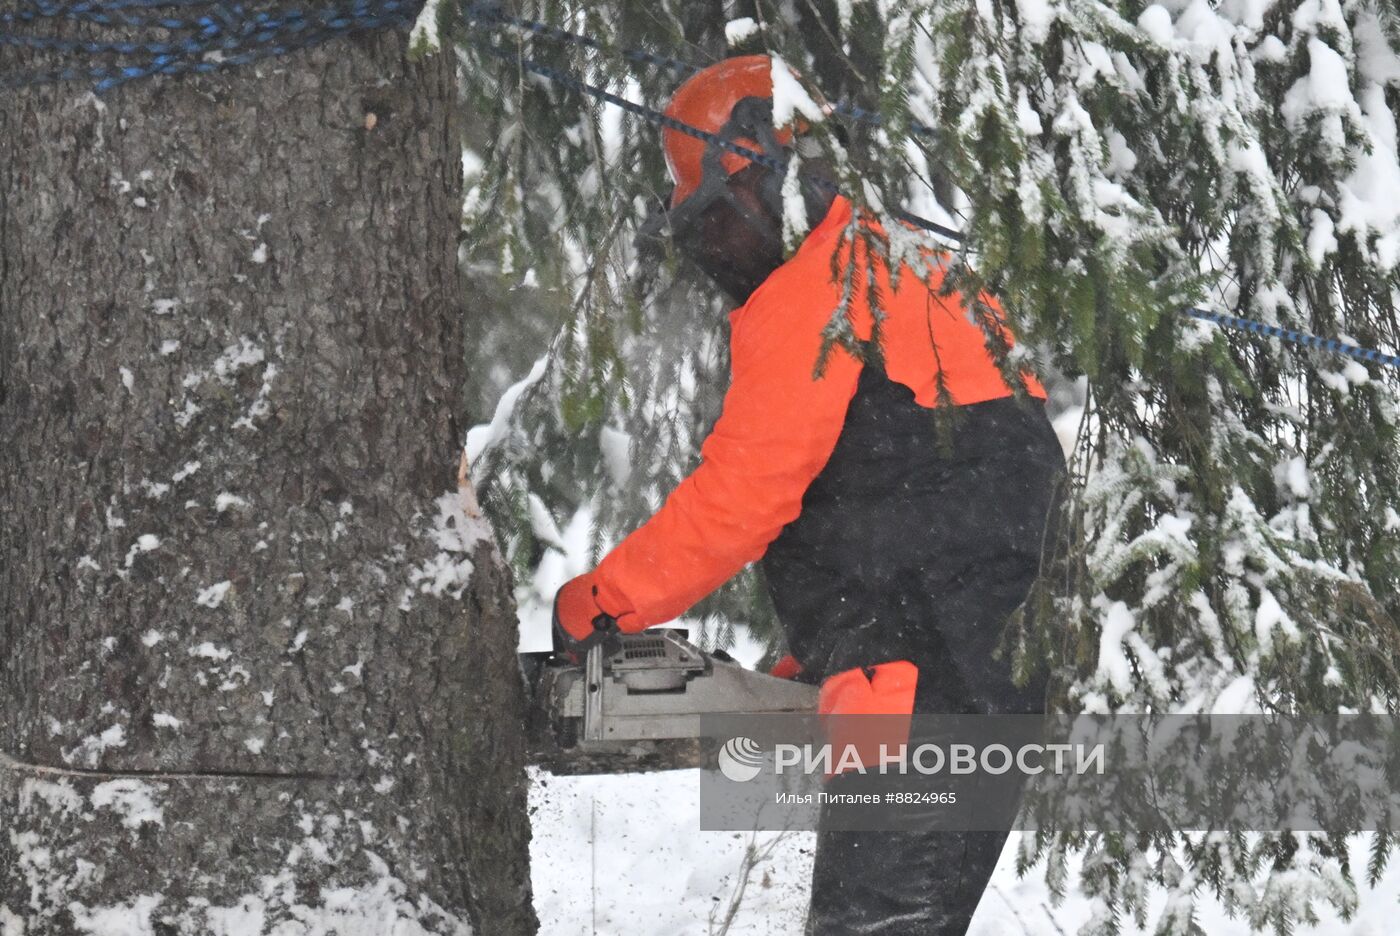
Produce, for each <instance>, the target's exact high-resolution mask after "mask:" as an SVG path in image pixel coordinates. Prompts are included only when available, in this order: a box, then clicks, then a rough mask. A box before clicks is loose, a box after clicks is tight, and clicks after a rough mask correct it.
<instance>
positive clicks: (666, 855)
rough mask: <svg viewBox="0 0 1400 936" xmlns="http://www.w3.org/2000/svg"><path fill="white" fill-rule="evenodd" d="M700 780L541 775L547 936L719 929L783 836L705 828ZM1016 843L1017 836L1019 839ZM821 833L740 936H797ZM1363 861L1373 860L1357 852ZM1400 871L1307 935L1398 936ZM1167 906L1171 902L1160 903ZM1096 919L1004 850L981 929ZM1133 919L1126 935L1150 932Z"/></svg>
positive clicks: (753, 894)
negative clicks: (753, 859) (740, 885)
mask: <svg viewBox="0 0 1400 936" xmlns="http://www.w3.org/2000/svg"><path fill="white" fill-rule="evenodd" d="M699 797H700V780H699V772H698V771H694V770H681V771H670V772H665V773H655V774H644V775H636V776H622V777H553V776H550V775H548V774H543V775H542V774H536V775H535V776H534V783H533V785H532V789H531V795H530V806H531V816H532V820H533V822H534V842H533V844H532V846H531V859H532V861H533V863H534V884H535V907H536V909H537V910H538V911H539V915H540V922H541V929H540V932H541V934H542V936H710V934H718V933H721V932H724V931H723V930H722V929H721V928H720V925H719V922H718V921H719V920H721V919H723V917H724V916H725V914H726V912H727V911H728V908H729V906H730V903H731V900H732V897H733V894H734V890H735V885H736V883H737V881H738V879H739V877H740V871H741V869H742V868H743V866H744V853H745V849H746V848H747V847H748V846H749V845H750V844H751V843H755V844H757V846H758V847H759V848H762V847H763V846H765V845H767V844H769V843H771V842H772V840H773V838H774V835H775V834H772V833H768V834H761V835H759V836H756V837H755V836H750V835H746V834H743V833H735V832H701V831H699V825H700V800H699ZM1013 844H1014V840H1013ZM812 845H813V834H812V833H810V832H805V833H789V834H788V835H787V836H786V837H785V838H783V839H782V840H781V841H780V842H778V844H777V845H776V847H775V848H774V850H773V852H772V854H771V855H770V856H769V857H768V858H767V859H766V860H764V861H762V862H760V863H758V864H757V865H756V866H754V868H753V870H752V871H751V873H750V874H749V878H748V887H747V889H746V890H745V893H744V896H743V899H742V901H741V902H740V904H739V910H738V912H737V914H736V915H735V917H734V920H733V923H732V925H731V926H730V928H729V930H728V933H729V934H731V936H797V934H800V933H801V932H802V920H803V916H804V913H805V911H806V905H807V879H808V876H809V874H810V871H811V866H812ZM1352 861H1353V867H1355V868H1358V869H1360V868H1364V867H1365V854H1364V850H1362V849H1359V848H1358V849H1356V850H1354V854H1353V858H1352ZM1397 897H1400V868H1396V867H1392V869H1391V870H1390V871H1389V872H1388V873H1387V874H1386V876H1385V878H1384V880H1383V881H1382V882H1381V884H1380V886H1379V887H1378V888H1377V889H1376V890H1374V891H1364V892H1363V893H1362V896H1361V902H1360V903H1361V906H1360V911H1359V912H1358V914H1357V917H1356V918H1355V919H1353V920H1351V921H1350V922H1345V923H1344V922H1342V921H1341V920H1340V919H1338V918H1337V917H1336V916H1335V914H1331V913H1326V912H1322V913H1320V914H1319V916H1321V917H1322V919H1323V922H1322V923H1321V924H1320V925H1319V926H1316V927H1299V928H1298V930H1297V932H1298V934H1299V936H1386V934H1393V933H1395V932H1396V931H1397V929H1398V928H1400V927H1397V924H1396V916H1397V906H1396V901H1397ZM1154 909H1160V908H1154ZM1088 918H1089V906H1088V904H1087V902H1085V901H1084V900H1082V899H1076V898H1075V897H1073V896H1071V897H1070V898H1068V899H1067V900H1066V901H1065V902H1064V903H1063V904H1062V905H1061V906H1059V907H1052V906H1051V901H1050V895H1049V893H1048V891H1047V890H1046V888H1045V884H1044V881H1043V877H1042V876H1041V875H1040V874H1039V873H1038V872H1036V871H1033V872H1032V873H1031V874H1030V875H1029V876H1027V877H1026V878H1025V879H1022V880H1017V878H1016V873H1015V870H1014V863H1013V851H1012V847H1010V846H1009V847H1008V848H1007V850H1006V852H1004V853H1003V855H1002V861H1001V865H1000V866H999V867H998V868H997V872H996V875H995V876H994V877H993V879H992V884H991V886H990V887H989V888H988V889H987V893H986V894H985V895H984V896H983V898H982V903H981V905H980V906H979V907H978V910H977V917H976V919H975V920H974V921H973V925H972V929H971V931H970V933H969V936H1068V934H1073V933H1074V932H1076V930H1077V929H1078V928H1079V926H1080V925H1082V924H1083V923H1085V922H1086V921H1087V920H1088ZM1151 920H1152V917H1149V928H1148V929H1145V930H1143V929H1139V928H1137V927H1135V926H1133V925H1132V923H1131V921H1126V922H1125V925H1124V926H1123V930H1122V932H1123V934H1124V936H1146V934H1149V933H1151V932H1152V930H1151ZM1199 922H1200V924H1201V927H1202V929H1203V930H1204V931H1205V932H1206V933H1208V934H1209V936H1246V934H1248V933H1249V932H1250V930H1249V927H1248V926H1247V925H1245V924H1244V923H1243V922H1241V921H1239V920H1231V919H1229V917H1227V916H1226V915H1225V912H1224V910H1223V909H1222V908H1220V907H1219V905H1217V904H1215V903H1213V902H1207V903H1206V904H1205V906H1203V907H1202V912H1201V914H1200V916H1199Z"/></svg>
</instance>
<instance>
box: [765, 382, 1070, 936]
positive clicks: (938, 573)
mask: <svg viewBox="0 0 1400 936" xmlns="http://www.w3.org/2000/svg"><path fill="white" fill-rule="evenodd" d="M1063 481H1064V461H1063V455H1062V454H1061V451H1060V447H1059V442H1058V440H1057V439H1056V437H1055V434H1054V431H1053V429H1052V428H1051V426H1050V423H1049V420H1048V419H1047V418H1046V415H1045V411H1044V406H1043V405H1042V404H1040V403H1039V402H1038V401H1020V402H1018V401H1015V400H1012V399H1004V400H996V401H991V402H988V403H979V404H973V405H971V406H966V407H960V408H959V413H958V414H957V418H956V419H954V421H953V422H952V424H951V425H948V424H944V425H942V426H940V425H939V424H938V422H937V420H936V419H935V418H934V416H933V414H932V413H931V412H930V411H929V410H927V409H925V408H923V407H920V406H918V405H917V404H916V403H914V401H913V395H912V394H911V393H910V392H909V391H908V390H907V389H905V388H903V387H901V386H899V385H897V384H894V383H892V382H890V381H888V380H886V379H885V378H884V375H883V374H882V373H870V369H869V368H867V373H866V374H863V375H862V380H861V385H860V387H859V389H858V391H857V394H856V398H855V399H854V400H853V401H852V406H851V410H850V413H849V414H848V416H847V421H846V426H845V428H844V429H843V432H842V436H841V439H840V441H839V442H838V444H837V448H836V451H835V452H833V455H832V458H831V460H830V461H829V462H828V464H827V467H826V469H825V470H824V471H823V472H822V474H821V476H819V477H818V479H817V480H816V481H815V482H814V483H813V484H812V486H811V488H809V490H808V493H807V497H806V498H804V501H803V512H802V516H801V517H799V518H798V520H796V521H794V523H793V524H792V525H791V526H789V527H788V529H787V530H785V531H784V534H783V536H782V537H780V538H779V539H778V540H777V541H776V542H775V543H774V544H773V546H772V547H770V549H769V552H768V554H767V556H766V557H765V560H764V570H765V574H766V576H767V578H768V583H769V590H770V593H771V594H772V596H773V599H774V604H775V606H776V608H777V610H778V615H779V618H780V619H781V620H782V622H783V624H784V627H785V629H786V630H787V632H788V637H789V644H790V646H791V648H792V650H793V653H794V655H795V656H796V657H797V659H798V660H799V662H801V663H802V664H803V666H804V668H805V669H806V671H807V672H808V673H809V674H812V675H816V676H818V677H822V678H824V677H826V676H830V675H833V674H835V673H837V672H840V671H842V670H845V669H849V668H852V667H856V666H871V665H874V664H877V663H883V662H888V661H891V660H901V659H902V660H909V661H911V662H912V663H914V664H915V665H916V666H917V667H918V668H919V680H918V689H917V692H916V696H915V702H914V711H915V713H916V714H924V713H927V714H969V715H975V714H1034V713H1038V712H1041V711H1043V710H1044V697H1045V685H1044V676H1043V675H1042V676H1041V678H1040V679H1038V680H1035V681H1033V682H1032V683H1031V684H1028V685H1024V686H1017V685H1015V683H1014V681H1013V680H1012V677H1011V669H1010V663H1009V661H1008V660H1006V659H997V658H996V653H995V651H996V648H997V646H998V644H999V642H1000V641H1001V638H1002V636H1003V633H1004V630H1005V625H1006V622H1007V619H1008V617H1009V616H1010V615H1011V613H1012V612H1013V611H1015V610H1016V609H1017V608H1018V607H1019V606H1020V605H1021V604H1022V603H1023V602H1024V601H1025V598H1026V596H1027V594H1028V593H1029V591H1030V589H1031V586H1032V584H1033V583H1034V581H1035V578H1036V576H1037V574H1038V573H1039V569H1040V560H1041V554H1042V547H1043V545H1044V544H1045V542H1046V541H1047V537H1048V535H1049V533H1048V527H1049V525H1050V524H1051V522H1052V521H1053V518H1054V517H1055V516H1056V515H1057V511H1058V505H1059V502H1060V498H1061V497H1062V496H1063ZM832 783H833V784H834V785H839V784H840V783H841V778H839V777H838V778H836V779H835V780H833V781H832ZM1006 839H1007V835H1006V833H1003V832H972V833H960V832H849V831H836V830H819V832H818V837H817V853H816V864H815V867H814V869H813V875H812V897H811V907H810V912H809V918H808V927H807V933H808V934H809V936H845V934H871V936H964V934H965V933H966V932H967V928H968V925H969V923H970V921H971V919H972V915H973V913H974V911H975V910H976V908H977V903H978V901H979V900H980V899H981V897H982V893H983V891H984V890H985V888H986V885H987V881H988V879H989V878H990V877H991V874H992V871H993V869H994V868H995V867H996V862H997V858H998V857H999V856H1000V854H1001V851H1002V848H1003V846H1004V844H1005V842H1006Z"/></svg>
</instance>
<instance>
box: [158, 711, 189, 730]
mask: <svg viewBox="0 0 1400 936" xmlns="http://www.w3.org/2000/svg"><path fill="white" fill-rule="evenodd" d="M151 724H153V725H155V726H156V727H157V728H170V729H172V730H175V731H179V730H180V726H181V725H183V724H184V722H182V721H181V720H180V719H178V718H176V717H175V716H174V715H170V714H167V713H166V712H156V713H155V714H154V715H152V716H151Z"/></svg>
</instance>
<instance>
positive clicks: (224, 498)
mask: <svg viewBox="0 0 1400 936" xmlns="http://www.w3.org/2000/svg"><path fill="white" fill-rule="evenodd" d="M247 506H248V502H247V501H246V500H244V499H243V498H241V497H239V496H238V495H237V494H230V493H229V492H228V491H224V492H223V493H222V494H220V495H219V496H218V497H216V498H214V509H215V510H217V511H218V512H219V513H223V512H225V511H226V510H229V509H231V508H233V507H247Z"/></svg>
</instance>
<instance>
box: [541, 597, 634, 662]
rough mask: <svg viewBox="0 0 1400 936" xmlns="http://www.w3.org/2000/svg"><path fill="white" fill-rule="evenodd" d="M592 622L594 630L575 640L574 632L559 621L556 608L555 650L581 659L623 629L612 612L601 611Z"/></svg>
mask: <svg viewBox="0 0 1400 936" xmlns="http://www.w3.org/2000/svg"><path fill="white" fill-rule="evenodd" d="M592 624H593V632H592V633H591V634H589V635H588V636H587V637H585V638H583V639H582V640H575V639H574V636H573V635H572V634H570V633H569V632H568V631H566V630H564V625H563V624H561V623H559V614H558V612H557V610H556V612H555V614H554V628H553V636H554V652H555V653H562V654H574V655H575V656H578V657H579V658H580V661H581V658H582V656H583V654H585V653H587V652H588V651H589V650H592V649H593V648H594V647H596V646H599V645H600V644H603V643H605V642H606V641H608V640H609V639H611V638H613V637H616V636H617V635H618V634H620V633H622V630H621V629H620V628H619V627H618V626H617V618H615V617H613V616H612V615H611V614H604V613H601V612H600V613H599V614H597V615H595V616H594V618H593V621H592Z"/></svg>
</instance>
